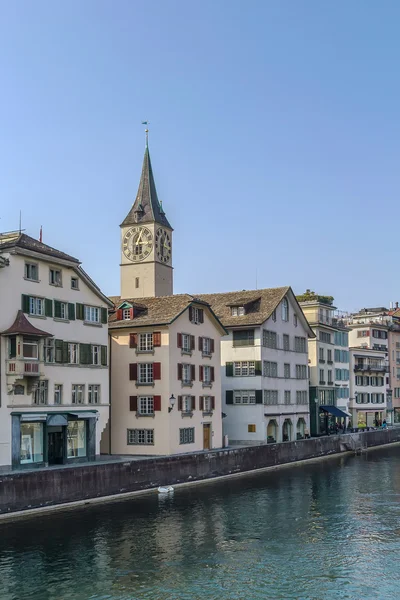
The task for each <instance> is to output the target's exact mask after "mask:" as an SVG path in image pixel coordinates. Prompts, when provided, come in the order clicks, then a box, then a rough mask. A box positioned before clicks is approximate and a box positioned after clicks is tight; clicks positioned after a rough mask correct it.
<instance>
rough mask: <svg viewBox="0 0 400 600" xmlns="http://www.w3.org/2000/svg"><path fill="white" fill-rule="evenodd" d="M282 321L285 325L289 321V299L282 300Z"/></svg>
mask: <svg viewBox="0 0 400 600" xmlns="http://www.w3.org/2000/svg"><path fill="white" fill-rule="evenodd" d="M282 321H284V322H285V323H287V322H288V321H289V301H288V299H287V298H284V299H283V300H282Z"/></svg>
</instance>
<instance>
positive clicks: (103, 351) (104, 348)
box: [101, 346, 107, 367]
mask: <svg viewBox="0 0 400 600" xmlns="http://www.w3.org/2000/svg"><path fill="white" fill-rule="evenodd" d="M101 364H102V365H103V367H106V366H107V346H102V347H101Z"/></svg>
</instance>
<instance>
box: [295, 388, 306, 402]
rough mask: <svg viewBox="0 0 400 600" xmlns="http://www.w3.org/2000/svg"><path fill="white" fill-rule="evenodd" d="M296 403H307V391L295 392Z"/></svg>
mask: <svg viewBox="0 0 400 600" xmlns="http://www.w3.org/2000/svg"><path fill="white" fill-rule="evenodd" d="M296 404H308V393H307V392H306V391H304V390H303V391H299V392H296Z"/></svg>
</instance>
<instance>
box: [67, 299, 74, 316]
mask: <svg viewBox="0 0 400 600" xmlns="http://www.w3.org/2000/svg"><path fill="white" fill-rule="evenodd" d="M68 319H69V320H70V321H75V304H73V303H72V302H68Z"/></svg>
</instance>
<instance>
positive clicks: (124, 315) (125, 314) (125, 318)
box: [122, 308, 131, 321]
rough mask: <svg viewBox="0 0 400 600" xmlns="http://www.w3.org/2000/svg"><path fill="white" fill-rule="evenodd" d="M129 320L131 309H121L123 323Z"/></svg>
mask: <svg viewBox="0 0 400 600" xmlns="http://www.w3.org/2000/svg"><path fill="white" fill-rule="evenodd" d="M130 318H131V309H130V308H123V309H122V320H123V321H129V320H130Z"/></svg>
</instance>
